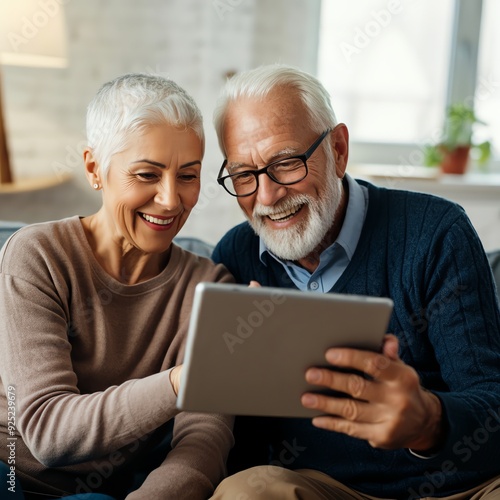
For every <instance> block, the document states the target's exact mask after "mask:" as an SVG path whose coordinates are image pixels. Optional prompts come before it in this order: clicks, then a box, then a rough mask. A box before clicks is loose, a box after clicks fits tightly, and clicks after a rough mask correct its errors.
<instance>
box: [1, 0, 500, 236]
mask: <svg viewBox="0 0 500 500" xmlns="http://www.w3.org/2000/svg"><path fill="white" fill-rule="evenodd" d="M19 1H20V0H19ZM2 2H3V3H4V10H5V6H8V4H9V3H10V2H8V1H7V0H2ZM14 3H17V0H16V2H14V0H12V2H11V4H12V5H13V4H14ZM7 8H8V7H7ZM11 10H12V9H11ZM6 19H7V17H6V15H2V21H1V23H2V24H0V26H1V30H2V31H1V36H2V40H3V46H4V52H6V51H7V49H8V48H9V47H10V49H11V52H14V53H15V52H19V51H20V50H21V49H23V48H25V47H28V46H29V45H30V44H32V43H35V42H37V41H41V40H43V39H44V38H45V37H46V36H47V37H48V36H49V35H53V34H55V33H56V31H59V30H61V27H62V33H63V35H64V36H63V38H62V39H61V41H59V42H57V46H58V47H59V49H60V54H58V55H57V56H58V57H60V58H61V59H64V60H65V61H64V64H65V65H64V66H63V67H54V66H57V65H58V64H57V63H56V65H54V64H52V65H51V64H47V65H44V66H45V67H40V65H37V67H35V66H34V65H33V64H30V63H29V62H27V63H23V65H22V66H21V65H19V64H21V63H19V62H16V61H15V57H14V58H9V55H8V54H4V57H3V59H1V62H2V64H1V66H0V86H1V91H2V96H3V117H4V125H5V132H6V134H5V135H6V138H7V144H8V148H9V152H10V163H11V170H12V175H13V176H14V178H15V180H16V181H18V180H19V181H20V180H22V179H28V180H29V179H30V178H52V179H55V182H54V183H53V184H54V185H50V184H51V183H50V182H49V183H48V185H47V186H45V187H44V188H38V189H30V190H26V189H25V190H23V189H19V190H13V191H12V192H9V191H8V190H1V189H0V219H3V220H17V221H24V222H38V221H45V220H53V219H59V218H62V217H67V216H71V215H75V214H78V215H82V216H84V215H89V214H91V213H93V212H95V211H96V210H97V209H98V208H99V206H100V195H99V193H96V192H94V191H93V190H92V189H91V187H90V186H89V185H88V183H87V181H86V179H85V177H84V171H83V162H82V157H81V153H82V150H83V148H84V147H85V144H86V139H85V113H86V106H87V104H88V102H89V101H90V100H91V99H92V97H93V96H94V94H95V93H96V91H97V90H98V88H99V87H100V86H101V85H102V84H103V83H104V82H106V81H108V80H111V79H112V78H114V77H116V76H118V75H120V74H123V73H128V72H146V73H154V74H160V75H164V76H168V77H171V78H172V79H174V80H175V81H176V82H177V83H179V84H180V85H181V86H183V87H184V88H185V89H186V90H187V91H188V92H189V93H190V94H191V95H192V96H193V97H194V98H195V100H196V101H197V103H198V105H199V106H200V108H201V110H202V112H203V115H204V117H205V131H206V136H207V147H206V155H205V159H204V164H203V176H202V191H201V195H200V200H199V203H198V206H197V207H196V209H195V210H194V212H193V213H192V215H191V217H190V219H189V220H188V223H187V224H186V226H185V228H184V229H183V230H182V234H183V235H186V236H197V237H200V238H203V239H205V240H207V241H209V242H211V243H216V242H217V241H218V239H219V238H220V237H221V236H222V235H223V234H224V233H225V232H226V231H227V230H228V229H229V228H231V227H232V226H233V225H235V224H236V223H238V222H240V221H241V220H243V217H242V215H241V214H240V210H239V208H238V206H237V203H236V201H235V199H232V198H231V197H230V196H229V195H227V194H225V193H224V192H223V190H222V188H220V187H219V186H218V185H217V183H216V181H215V178H216V175H217V172H218V169H219V167H220V164H221V162H222V160H223V158H222V156H221V153H220V151H219V149H218V146H217V141H216V137H215V134H214V132H213V130H212V111H213V107H214V103H215V99H216V97H217V95H218V92H219V90H220V88H221V86H222V85H223V83H224V81H225V80H226V78H227V77H228V76H229V75H231V74H232V73H234V72H236V71H240V70H245V69H249V68H253V67H256V66H258V65H260V64H265V63H274V62H281V63H287V64H291V65H294V66H297V67H300V68H302V69H304V70H306V71H308V72H311V73H313V74H315V75H316V76H318V77H319V78H320V80H321V81H322V82H323V83H324V84H325V85H326V86H327V88H328V90H329V91H330V93H331V96H332V102H333V105H334V109H335V110H336V113H337V117H338V119H339V120H340V121H343V122H345V123H346V124H347V126H348V127H349V130H350V134H351V153H350V154H351V162H350V163H351V165H352V168H353V171H356V170H355V169H356V167H366V168H370V166H374V165H376V166H378V167H380V166H392V168H393V170H392V171H391V172H392V173H391V175H390V176H389V175H383V176H380V175H379V180H381V181H383V182H385V183H386V184H387V183H388V179H389V177H390V179H389V180H390V183H391V185H393V186H394V185H395V187H408V185H407V184H405V183H404V182H403V181H406V180H411V179H414V178H416V179H417V180H418V179H419V178H420V177H422V178H425V177H427V176H426V175H425V174H422V173H421V172H423V170H422V169H423V168H424V167H422V164H423V145H424V144H426V143H428V142H432V141H435V140H437V139H438V137H439V133H440V130H441V126H442V122H443V117H444V113H445V109H446V107H447V105H449V104H450V103H451V102H457V101H459V102H464V103H467V104H470V105H473V106H474V107H475V111H476V114H477V115H478V116H479V117H480V118H481V119H482V120H483V121H484V122H486V123H487V126H484V127H480V128H479V129H478V131H477V135H478V140H479V139H487V140H490V141H491V143H492V147H493V156H492V158H491V160H490V162H489V163H488V165H486V167H483V168H482V169H477V168H476V167H475V165H474V162H472V164H471V166H470V167H469V168H470V169H471V173H476V171H477V173H478V174H481V176H482V177H481V181H480V182H475V183H474V184H475V185H476V187H477V194H476V198H477V199H478V200H483V202H484V199H485V196H484V193H488V194H487V196H486V197H488V196H490V197H491V200H493V201H489V202H488V210H489V212H488V213H489V214H491V217H492V223H491V224H493V230H494V231H495V232H498V234H500V231H498V229H500V180H499V175H500V174H499V173H498V172H499V171H500V169H499V153H498V151H499V149H500V61H499V58H498V53H500V36H499V35H498V33H499V30H498V29H497V25H498V22H499V20H500V2H498V1H495V0H483V1H481V0H440V1H439V2H435V1H434V0H368V1H365V2H362V6H361V5H360V3H359V2H345V1H343V0H323V1H321V0H307V1H304V0H145V1H144V2H137V1H133V0H106V1H100V0H85V1H82V0H64V1H63V0H32V1H31V3H30V8H29V10H28V11H27V12H26V11H25V13H23V14H17V17H15V18H14V19H13V20H9V21H8V22H7V20H6ZM6 46H7V49H5V47H6ZM15 55H16V54H14V56H15ZM59 66H61V65H60V64H59ZM375 171H376V170H373V172H375ZM364 172H365V174H366V170H364ZM429 177H431V178H433V179H434V181H433V182H434V184H433V185H432V186H434V187H432V186H431V184H430V183H429V181H427V184H424V187H422V184H417V185H416V186H417V189H419V190H422V189H426V187H425V186H428V187H429V191H430V192H433V190H434V192H437V194H442V193H440V192H439V189H435V187H436V186H437V185H438V184H440V183H441V184H442V182H441V181H438V180H436V179H435V178H434V177H435V176H433V175H431V176H429ZM375 178H376V176H375ZM400 181H401V182H400ZM461 183H462V184H464V181H461ZM462 184H461V185H462ZM410 188H411V186H410ZM460 189H464V191H465V190H467V191H468V192H469V193H470V190H469V187H468V185H467V183H466V186H465V188H464V186H463V185H462V187H454V188H451V189H449V190H448V191H447V192H449V193H450V197H452V195H453V193H454V192H455V191H457V192H458V191H460ZM459 201H461V200H459ZM495 203H496V204H495ZM471 210H472V212H471V213H473V212H474V207H472V209H471ZM481 210H483V208H482V206H481ZM479 218H480V217H479V214H478V217H477V220H478V221H479ZM481 218H482V216H481ZM488 224H489V226H490V223H488ZM493 244H495V245H496V242H495V243H493V242H491V245H493ZM499 246H500V243H499Z"/></svg>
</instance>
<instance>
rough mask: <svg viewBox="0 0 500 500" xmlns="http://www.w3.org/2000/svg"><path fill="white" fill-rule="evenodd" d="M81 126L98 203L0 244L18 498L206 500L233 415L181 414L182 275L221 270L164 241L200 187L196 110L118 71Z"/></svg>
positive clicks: (5, 437)
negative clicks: (87, 213) (82, 213)
mask: <svg viewBox="0 0 500 500" xmlns="http://www.w3.org/2000/svg"><path fill="white" fill-rule="evenodd" d="M87 134H88V144H89V146H88V148H87V149H85V151H84V163H85V170H86V176H87V178H88V180H89V182H90V185H91V186H92V188H93V189H95V190H96V191H100V192H101V193H102V200H103V204H102V207H101V209H100V210H99V211H98V212H97V213H95V214H93V215H90V216H88V217H83V218H82V217H77V216H75V217H70V218H68V219H64V220H60V221H56V222H49V223H42V224H34V225H31V226H28V227H26V228H23V229H21V230H20V231H18V232H17V233H16V234H15V235H14V236H12V238H11V239H10V240H9V241H8V242H7V244H6V245H5V247H4V249H3V251H2V253H1V254H0V297H1V299H0V345H1V349H0V376H1V380H2V384H1V389H0V434H1V436H0V439H1V441H2V445H1V447H0V460H1V461H2V462H3V469H4V470H5V469H6V468H7V472H9V473H10V474H11V476H10V477H11V478H12V476H14V475H15V476H16V479H17V480H18V481H19V482H20V483H21V486H22V489H23V491H24V493H25V495H26V498H54V497H56V498H59V497H65V496H68V495H75V494H77V496H76V497H77V498H87V497H89V498H93V497H94V496H95V498H103V497H105V498H108V497H107V496H106V495H111V497H112V498H125V497H126V498H127V499H130V500H132V499H148V500H151V499H153V500H154V499H166V498H172V499H181V498H187V499H190V500H192V499H197V498H199V499H202V498H207V497H208V496H210V494H211V492H212V491H213V489H214V487H215V486H216V485H217V483H218V482H219V481H220V480H221V479H222V478H223V476H224V473H225V461H226V458H227V453H228V451H229V449H230V447H231V446H232V443H233V438H232V432H231V426H232V421H231V419H230V418H228V417H224V416H221V415H212V414H210V415H208V414H206V415H200V414H194V413H191V414H188V413H182V412H181V413H179V412H178V410H176V394H177V389H178V385H179V378H180V368H181V365H180V363H181V361H182V356H183V350H184V341H185V335H186V330H187V327H188V322H189V314H190V310H191V305H192V298H193V292H194V287H195V285H196V284H197V283H199V282H200V281H218V282H221V281H232V278H231V276H230V275H229V274H228V272H227V271H226V270H225V268H223V267H222V266H220V265H215V264H213V263H212V262H211V261H210V260H208V259H205V258H201V257H197V256H195V255H194V254H191V253H189V252H187V251H184V250H182V249H181V248H180V247H178V246H176V245H175V244H174V243H172V240H173V238H174V236H175V235H176V234H177V233H178V232H179V230H180V229H181V228H182V226H183V225H184V223H185V222H186V219H187V217H188V216H189V213H190V212H191V210H192V208H193V207H194V206H195V204H196V201H197V199H198V195H199V191H200V170H201V161H202V157H203V152H204V135H203V128H202V118H201V114H200V112H199V110H198V108H197V106H196V104H195V103H194V101H193V99H192V98H191V97H190V96H189V95H188V94H187V93H186V92H185V91H184V90H183V89H182V88H180V87H179V86H178V85H176V84H175V83H174V82H172V81H170V80H167V79H164V78H160V77H157V76H151V75H142V74H131V75H125V76H122V77H120V78H117V79H115V80H113V81H111V82H109V83H107V84H105V85H104V86H103V87H102V88H101V89H100V90H99V92H98V94H97V96H96V97H95V98H94V100H93V101H92V102H91V104H90V106H89V109H88V115H87ZM12 438H17V439H12ZM12 443H13V444H12ZM6 444H8V445H9V446H10V447H9V446H6ZM12 450H14V452H12ZM12 464H14V465H12ZM12 466H13V467H14V468H15V471H14V473H12V472H11V470H12V469H11V467H12ZM139 471H140V472H141V474H142V475H141V474H139ZM2 476H3V477H2V484H1V485H0V496H1V497H2V498H4V497H5V498H10V497H9V496H5V494H4V495H3V496H2V494H1V493H2V491H5V488H6V487H7V488H8V486H9V483H8V480H9V476H8V477H7V478H5V475H4V474H2ZM9 491H10V493H14V492H13V491H12V490H9ZM9 491H7V492H9ZM28 492H30V493H28ZM32 492H35V493H37V494H39V495H40V496H29V495H33V493H32ZM16 494H19V492H18V491H16ZM80 494H81V495H80ZM83 494H86V496H84V495H83ZM46 495H48V496H46ZM76 497H75V498H76ZM12 498H14V496H12ZM20 498H21V497H20Z"/></svg>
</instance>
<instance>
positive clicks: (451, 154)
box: [440, 146, 470, 174]
mask: <svg viewBox="0 0 500 500" xmlns="http://www.w3.org/2000/svg"><path fill="white" fill-rule="evenodd" d="M442 151H443V159H442V161H441V165H440V166H441V172H443V174H464V173H465V171H466V170H467V165H468V163H469V151H470V146H457V147H456V148H455V149H453V150H452V151H448V150H445V149H443V150H442Z"/></svg>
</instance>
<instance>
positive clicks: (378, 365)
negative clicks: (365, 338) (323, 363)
mask: <svg viewBox="0 0 500 500" xmlns="http://www.w3.org/2000/svg"><path fill="white" fill-rule="evenodd" d="M325 357H326V360H327V361H328V362H329V363H331V364H332V365H334V366H336V367H339V368H346V369H351V370H358V371H360V372H363V373H366V374H367V375H369V376H370V377H372V378H373V379H375V380H395V379H397V377H398V375H399V373H400V371H399V370H400V367H401V365H402V362H401V361H399V360H393V359H391V358H389V357H388V356H386V355H384V354H383V353H376V352H372V351H363V350H361V349H351V348H344V347H334V348H332V349H328V351H326V355H325Z"/></svg>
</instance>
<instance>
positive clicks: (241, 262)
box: [214, 65, 500, 500]
mask: <svg viewBox="0 0 500 500" xmlns="http://www.w3.org/2000/svg"><path fill="white" fill-rule="evenodd" d="M214 121H215V127H216V130H217V133H218V137H219V143H220V146H221V149H222V152H223V154H224V156H225V160H224V163H223V165H222V168H221V170H220V173H219V177H218V181H219V183H220V184H221V185H222V186H223V187H224V188H225V190H226V191H227V192H228V193H229V194H231V195H233V196H235V197H236V200H237V201H238V203H239V205H240V207H241V209H242V210H243V212H244V214H245V216H246V217H247V219H248V223H247V222H245V223H243V224H240V225H239V226H237V227H235V228H233V229H232V230H231V231H229V232H228V234H227V235H226V236H224V238H223V239H222V240H221V241H220V243H219V244H218V245H217V247H216V249H215V252H214V260H215V261H217V262H222V263H223V264H225V265H226V267H227V268H228V269H229V270H230V271H231V272H232V273H233V275H234V276H235V278H236V280H237V281H238V282H240V283H249V282H250V281H251V280H256V281H258V282H259V283H260V284H261V285H263V286H280V287H291V288H294V287H296V288H299V289H301V290H310V291H311V292H312V293H313V292H316V293H328V292H335V293H351V294H362V295H371V296H382V297H390V298H391V299H392V300H393V301H394V313H393V315H392V317H391V321H390V324H389V332H391V334H388V335H387V336H386V339H385V342H384V345H383V348H382V352H380V353H373V352H368V351H361V350H355V349H347V348H337V349H330V350H329V351H327V352H326V353H325V358H326V364H330V365H332V367H335V368H340V369H341V370H333V369H332V370H330V369H326V368H324V367H322V368H319V367H318V368H311V369H309V370H308V371H307V372H306V373H305V377H306V379H307V381H308V382H310V383H314V384H317V385H323V386H325V387H327V388H330V389H333V390H336V391H341V392H344V393H346V394H348V395H349V396H351V397H350V398H335V397H328V396H321V395H315V394H304V395H303V397H302V404H303V405H304V406H306V407H309V408H315V409H319V410H320V411H321V413H322V414H323V415H324V416H321V417H316V418H313V419H312V420H311V419H280V418H256V417H238V418H237V421H236V426H235V435H236V446H235V448H234V450H233V453H232V457H231V460H230V470H231V472H238V471H240V472H238V473H237V474H234V475H232V476H230V477H229V478H227V479H226V480H225V481H223V482H222V483H221V485H220V486H219V488H218V489H217V490H216V493H215V495H214V498H216V499H222V498H223V499H232V500H234V499H239V500H244V499H252V500H253V499H266V500H268V499H278V498H307V499H332V498H335V499H339V498H341V499H343V498H357V499H368V498H369V499H373V498H385V499H387V498H394V499H400V498H411V499H413V498H423V497H427V498H429V497H430V498H432V497H439V498H453V499H470V498H482V499H486V498H488V499H492V498H500V476H499V474H500V461H499V460H498V456H499V455H498V450H499V449H500V414H499V412H500V312H499V309H498V304H497V300H496V296H495V289H494V284H493V279H492V275H491V270H490V268H489V266H488V262H487V259H486V256H485V253H484V250H483V248H482V245H481V243H480V241H479V239H478V237H477V234H476V232H475V231H474V229H473V227H472V226H471V224H470V222H469V220H468V218H467V216H466V215H465V213H464V211H463V210H462V209H461V208H460V207H459V206H457V205H455V204H453V203H451V202H449V201H446V200H443V199H440V198H436V197H433V196H429V195H425V194H421V193H410V192H405V191H401V190H388V189H383V188H379V187H376V186H374V185H372V184H370V183H367V182H364V181H360V180H354V179H353V178H351V177H350V176H349V175H348V174H347V173H346V170H347V169H346V167H347V159H348V150H349V148H348V131H347V127H346V126H345V125H344V124H343V123H338V122H337V120H336V118H335V115H334V112H333V110H332V107H331V104H330V99H329V96H328V93H327V92H326V90H325V89H324V88H323V86H322V85H321V84H320V82H318V81H317V80H316V79H315V78H313V77H312V76H311V75H308V74H307V73H304V72H302V71H299V70H297V69H294V68H290V67H285V66H280V65H272V66H264V67H261V68H257V69H255V70H252V71H248V72H246V73H242V74H238V75H236V76H234V77H233V78H231V79H230V80H229V81H228V82H227V84H226V86H225V88H224V90H223V92H222V94H221V97H220V99H219V102H218V106H217V108H216V111H215V118H214ZM334 321H335V318H332V323H333V322H334ZM304 334H305V335H306V334H307V333H306V332H304ZM283 362H286V360H283ZM342 369H345V370H342ZM356 371H357V372H356ZM359 372H363V373H364V374H365V375H366V376H364V377H363V376H360V375H359V374H356V373H359ZM283 390H286V387H284V388H283Z"/></svg>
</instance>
